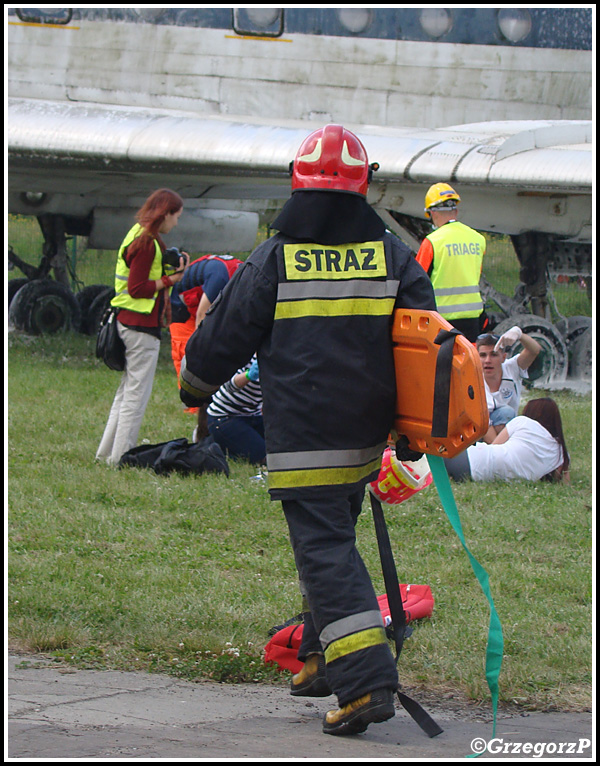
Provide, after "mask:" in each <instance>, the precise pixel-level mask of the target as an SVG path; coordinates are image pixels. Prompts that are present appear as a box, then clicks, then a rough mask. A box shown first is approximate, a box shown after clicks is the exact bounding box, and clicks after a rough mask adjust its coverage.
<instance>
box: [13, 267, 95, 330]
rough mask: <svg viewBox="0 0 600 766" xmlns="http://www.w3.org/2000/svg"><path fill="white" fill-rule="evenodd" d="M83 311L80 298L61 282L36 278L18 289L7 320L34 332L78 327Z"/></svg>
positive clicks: (17, 327)
mask: <svg viewBox="0 0 600 766" xmlns="http://www.w3.org/2000/svg"><path fill="white" fill-rule="evenodd" d="M80 321H81V312H80V310H79V304H78V303H77V299H76V298H75V296H74V295H73V293H72V292H71V290H70V289H69V288H68V287H66V285H63V284H61V283H60V282H55V281H53V280H51V279H34V280H31V281H30V282H28V283H27V284H26V285H23V287H21V289H20V290H18V291H17V293H16V295H15V297H14V298H13V300H12V303H11V305H10V308H9V310H8V322H9V324H11V325H13V326H14V327H15V328H16V329H17V330H23V332H26V333H30V334H31V335H42V334H55V333H57V332H67V331H68V330H78V329H79V326H80Z"/></svg>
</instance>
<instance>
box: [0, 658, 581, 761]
mask: <svg viewBox="0 0 600 766" xmlns="http://www.w3.org/2000/svg"><path fill="white" fill-rule="evenodd" d="M7 671H8V672H7V702H8V705H7V707H6V708H5V709H6V711H7V712H6V716H7V721H8V727H7V734H8V736H7V737H5V742H7V743H8V744H7V745H5V762H7V760H9V761H10V760H13V759H15V760H16V759H25V760H33V759H41V760H45V759H60V760H61V761H65V760H69V759H74V760H89V759H94V758H98V759H103V760H106V759H116V760H132V759H138V758H139V759H143V760H149V759H173V760H184V759H193V760H199V759H205V760H212V761H226V760H234V761H239V760H258V759H260V760H266V759H276V760H285V759H290V760H298V759H301V760H313V759H314V760H318V761H321V760H337V759H343V760H345V761H347V760H353V759H357V760H360V761H364V760H369V759H373V760H397V759H403V760H411V759H415V760H418V761H421V760H426V759H431V760H437V759H439V760H443V761H448V760H453V759H461V760H462V759H464V758H465V757H466V756H467V755H472V754H473V752H474V751H478V752H479V751H480V750H478V748H479V749H481V747H482V743H486V742H487V743H489V744H488V746H489V749H490V752H491V753H492V755H491V757H495V758H502V759H506V758H520V759H527V760H529V759H532V760H540V756H542V757H544V758H545V757H549V758H563V759H564V758H575V759H578V760H584V761H588V760H589V761H593V760H594V753H595V747H594V744H593V736H592V731H593V728H595V727H594V724H593V721H592V714H591V713H551V714H542V713H532V714H528V715H516V716H507V715H503V714H501V715H500V716H499V718H498V722H497V728H496V739H495V740H494V741H493V742H490V740H491V738H492V723H491V721H490V719H489V716H488V718H487V720H484V716H483V715H482V714H481V713H479V714H476V712H474V711H473V710H461V709H456V706H455V707H454V709H453V710H450V709H449V706H446V707H445V709H444V708H440V709H438V710H435V711H433V710H432V709H431V708H429V707H428V706H427V705H425V707H427V708H428V710H429V712H430V713H431V714H432V715H433V717H434V718H435V720H436V721H437V722H438V723H439V724H440V726H441V727H442V728H443V729H444V732H443V733H442V734H440V735H439V736H438V737H435V738H434V739H429V738H428V737H427V736H426V735H425V734H424V733H423V732H422V731H421V729H420V728H419V727H418V726H417V725H416V724H415V723H414V722H413V720H412V719H411V718H410V717H409V716H408V715H407V714H406V713H405V712H404V711H403V710H401V709H400V708H399V709H398V711H397V715H396V717H395V718H393V719H391V720H390V721H386V722H385V723H381V724H374V725H371V726H370V727H369V729H368V730H367V732H365V733H364V734H360V735H356V736H353V737H333V736H330V735H326V734H323V733H322V731H321V719H322V717H323V714H324V713H325V712H326V711H327V710H328V709H329V708H331V707H335V704H332V703H333V702H334V700H335V698H334V697H331V698H327V699H316V700H308V699H300V698H294V697H291V696H290V695H289V694H288V691H287V689H286V688H284V687H279V686H257V685H239V686H234V685H229V684H213V683H191V682H186V681H178V680H176V679H173V678H171V677H168V676H160V675H148V674H145V673H121V672H112V671H90V670H70V669H65V668H57V667H56V666H55V665H53V663H51V662H48V661H46V660H44V658H33V657H23V656H14V655H11V656H9V658H8V668H7ZM420 701H421V702H422V700H420ZM471 743H473V744H471ZM528 748H529V755H527V749H528ZM524 753H525V754H524ZM486 757H487V756H486Z"/></svg>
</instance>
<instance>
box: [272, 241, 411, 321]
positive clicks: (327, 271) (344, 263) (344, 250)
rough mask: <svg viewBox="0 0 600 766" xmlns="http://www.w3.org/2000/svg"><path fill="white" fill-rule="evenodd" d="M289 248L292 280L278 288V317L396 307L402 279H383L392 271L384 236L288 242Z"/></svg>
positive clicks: (377, 312)
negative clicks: (332, 242)
mask: <svg viewBox="0 0 600 766" xmlns="http://www.w3.org/2000/svg"><path fill="white" fill-rule="evenodd" d="M283 250H284V262H285V275H286V278H287V280H288V281H286V282H282V283H280V285H279V288H278V292H277V306H276V309H275V319H276V320H278V319H297V318H299V317H309V316H320V317H327V316H329V317H333V316H352V315H363V316H364V315H368V316H369V315H370V316H386V315H390V314H391V313H392V311H393V309H394V303H395V300H396V295H397V292H398V280H388V279H386V280H385V281H382V279H383V278H386V277H387V267H386V262H385V249H384V244H383V242H380V241H375V242H350V243H347V244H343V245H336V246H335V247H326V246H324V245H317V244H314V243H302V244H293V245H290V244H288V245H284V248H283ZM375 280H377V281H375Z"/></svg>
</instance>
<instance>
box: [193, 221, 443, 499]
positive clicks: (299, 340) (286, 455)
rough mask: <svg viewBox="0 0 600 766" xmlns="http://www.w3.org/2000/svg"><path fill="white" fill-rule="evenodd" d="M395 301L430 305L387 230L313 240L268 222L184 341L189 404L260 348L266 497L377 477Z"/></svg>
mask: <svg viewBox="0 0 600 766" xmlns="http://www.w3.org/2000/svg"><path fill="white" fill-rule="evenodd" d="M396 307H399V308H416V309H425V310H435V307H436V304H435V299H434V294H433V288H432V286H431V282H430V280H429V278H428V276H427V274H426V273H425V271H424V270H423V269H422V268H421V266H420V265H419V264H418V263H417V262H416V261H415V259H414V257H413V256H412V254H411V252H410V250H409V249H408V248H407V247H406V245H404V244H403V243H402V242H401V241H400V240H399V239H398V238H397V237H395V236H393V235H391V234H389V233H388V232H386V233H385V234H383V236H382V237H381V238H379V239H376V240H373V241H367V242H359V243H356V242H354V243H349V244H337V245H320V244H315V243H314V242H307V241H302V240H299V239H297V238H291V237H289V236H285V235H284V234H281V233H279V234H276V235H274V236H273V237H271V238H270V239H269V240H267V241H266V242H264V243H263V244H262V245H259V246H258V247H257V248H256V250H255V251H254V252H253V253H252V255H251V256H250V257H249V258H248V260H247V261H246V263H245V264H244V265H243V266H242V267H240V268H239V269H238V271H237V272H236V273H235V274H234V276H233V278H232V279H231V281H230V282H229V283H228V285H227V286H226V288H225V289H224V290H223V292H222V293H221V294H220V296H219V297H218V298H217V300H216V301H215V303H214V304H213V305H212V307H211V309H210V310H209V312H208V313H207V315H206V317H205V319H204V321H203V322H202V323H201V325H200V326H199V327H198V329H197V330H196V331H195V333H194V334H193V335H192V337H191V338H190V340H189V341H188V344H187V348H186V356H185V359H184V362H183V365H182V372H181V378H180V382H181V398H182V400H183V401H184V402H185V403H186V404H188V405H194V404H198V403H199V402H200V401H202V400H203V399H205V398H207V397H208V396H210V394H211V393H213V392H214V391H215V390H216V389H217V388H218V386H219V385H220V384H221V383H223V382H224V381H225V380H227V379H229V378H230V377H231V376H232V375H233V374H234V373H235V372H236V370H237V369H239V368H240V367H242V366H243V365H244V364H245V363H246V362H248V361H249V359H250V358H251V357H252V355H253V354H254V352H255V351H256V352H258V363H259V371H260V383H261V387H262V391H263V416H264V425H265V439H266V446H267V470H268V482H269V491H270V493H271V497H272V499H282V500H283V499H292V498H300V497H305V498H310V497H316V496H329V495H330V494H332V493H344V494H348V493H350V492H352V491H355V490H356V489H358V488H359V487H362V486H364V484H365V482H367V481H372V480H373V479H374V478H376V476H377V474H378V471H379V468H380V465H381V455H382V452H383V450H384V448H385V446H386V442H387V438H388V434H389V432H390V430H391V428H392V426H393V418H394V402H395V371H394V362H393V355H392V345H391V319H392V313H393V311H394V308H396ZM400 374H405V371H400ZM415 395H416V396H418V392H416V393H415Z"/></svg>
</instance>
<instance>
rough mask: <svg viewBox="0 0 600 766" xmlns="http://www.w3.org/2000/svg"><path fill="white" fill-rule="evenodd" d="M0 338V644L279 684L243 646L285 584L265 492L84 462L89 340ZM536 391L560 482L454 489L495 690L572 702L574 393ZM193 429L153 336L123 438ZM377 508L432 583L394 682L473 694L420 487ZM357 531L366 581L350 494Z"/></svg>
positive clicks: (577, 674)
mask: <svg viewBox="0 0 600 766" xmlns="http://www.w3.org/2000/svg"><path fill="white" fill-rule="evenodd" d="M7 354H8V401H9V408H8V413H7V433H8V499H9V511H8V536H7V549H8V576H9V579H8V590H7V603H8V638H9V646H10V647H11V648H13V649H18V650H21V651H25V652H33V653H35V652H41V653H44V654H47V655H50V656H52V657H54V658H56V660H57V661H61V662H69V663H73V664H74V665H76V666H78V667H97V668H115V669H129V670H132V669H143V670H148V671H160V672H165V673H169V674H172V675H176V676H178V677H181V678H187V679H201V678H207V679H213V680H218V681H230V682H241V681H244V682H263V681H269V682H274V683H285V682H287V674H286V673H278V672H277V671H276V670H275V669H273V668H266V667H265V666H264V663H263V660H262V651H263V648H264V645H265V644H266V642H267V641H268V638H269V636H268V631H269V628H271V627H272V626H273V625H277V624H280V623H282V622H283V621H284V620H286V619H287V618H289V617H291V616H292V615H294V614H296V613H297V612H298V611H299V608H300V599H299V595H298V588H297V579H296V572H295V567H294V562H293V557H292V553H291V548H290V544H289V540H288V534H287V527H286V524H285V521H284V518H283V514H282V511H281V507H280V505H279V504H278V503H273V502H271V501H270V500H269V498H268V494H267V492H266V490H265V488H264V486H263V485H261V484H257V483H255V482H253V481H251V477H252V476H253V475H254V474H255V473H256V469H255V468H254V467H253V466H251V465H249V464H247V463H244V462H231V476H230V477H229V478H227V477H225V476H214V475H207V476H190V477H184V476H180V475H171V476H157V475H155V474H154V473H153V472H151V471H148V470H141V469H126V470H121V471H119V470H114V469H109V468H107V467H105V466H104V465H100V464H97V463H95V462H94V455H95V451H96V448H97V445H98V443H99V441H100V438H101V435H102V431H103V429H104V425H105V422H106V418H107V416H108V411H109V409H110V405H111V403H112V399H113V396H114V392H115V390H116V387H117V385H118V382H119V374H118V373H114V372H111V371H110V370H108V369H107V368H106V367H104V366H103V365H102V364H101V363H100V362H99V361H98V360H96V359H95V357H94V339H92V338H89V337H87V336H81V335H77V334H73V333H68V334H66V335H61V336H56V337H49V336H40V337H36V338H32V337H28V336H25V335H22V334H19V333H16V332H12V333H10V334H9V336H8V351H7ZM542 393H543V392H538V391H533V392H528V393H527V394H526V396H527V397H531V396H538V395H542ZM550 395H551V396H553V397H554V398H555V399H556V400H557V401H558V403H559V406H560V408H561V412H562V414H563V419H564V425H565V432H566V439H567V444H568V447H569V449H570V452H571V457H572V471H571V476H572V481H571V484H570V485H569V486H554V485H549V484H545V483H532V482H515V483H513V484H504V483H499V482H492V483H489V484H474V483H467V484H464V485H454V490H455V496H456V500H457V505H458V508H459V511H460V514H461V518H462V523H463V528H464V532H465V537H466V540H467V544H468V546H469V548H470V550H471V551H472V553H473V555H474V556H475V557H476V558H477V559H478V560H479V561H480V563H481V564H482V566H484V567H485V569H486V570H487V571H488V573H489V576H490V582H491V588H492V593H493V596H494V601H495V604H496V608H497V610H498V613H499V616H500V619H501V622H502V626H503V629H504V639H505V657H504V664H503V668H502V673H501V676H500V696H501V702H502V703H503V704H513V703H514V704H519V705H520V706H522V707H524V708H527V709H579V710H581V709H584V708H587V707H588V706H589V705H590V704H591V614H592V584H591V564H592V544H591V539H592V538H591V525H592V499H591V498H592V475H593V470H592V453H591V428H592V417H591V415H592V402H591V397H590V396H589V395H588V396H577V395H574V394H570V393H566V392H558V393H557V392H553V393H551V394H550ZM193 426H194V418H193V417H192V416H191V415H190V414H188V413H185V412H184V411H183V408H182V406H181V404H180V402H179V398H178V393H177V383H176V379H175V372H174V369H173V365H172V362H171V359H170V349H169V343H168V340H167V339H165V340H164V342H163V344H162V348H161V355H160V360H159V366H158V370H157V374H156V378H155V383H154V389H153V393H152V398H151V400H150V404H149V406H148V410H147V412H146V415H145V418H144V422H143V424H142V430H141V432H140V441H141V440H147V441H148V442H149V443H157V442H162V441H166V440H168V439H174V438H179V437H182V436H186V437H187V438H191V433H192V429H193ZM387 517H388V524H389V529H390V537H391V540H392V545H393V548H394V551H395V556H396V561H397V566H398V573H399V577H400V579H401V581H403V582H412V583H425V584H429V585H430V586H431V588H432V591H433V595H434V598H435V609H434V613H433V616H432V617H431V618H430V619H426V620H421V621H419V622H418V623H416V624H415V625H414V634H413V636H412V637H411V638H410V639H409V640H408V641H407V642H406V643H405V647H404V649H403V652H402V656H401V659H400V663H399V667H400V676H401V680H402V683H403V685H405V686H408V687H411V686H412V687H423V688H426V689H427V690H430V691H433V692H435V691H436V690H439V691H442V690H443V691H444V692H447V691H449V690H450V691H452V692H453V693H455V694H457V695H461V696H464V697H466V698H468V699H471V700H474V701H478V700H488V699H489V692H488V690H487V685H486V681H485V674H484V669H483V666H484V658H485V647H486V641H487V625H488V620H489V609H488V605H487V601H486V600H485V597H484V596H483V593H482V592H481V590H480V588H479V585H478V583H477V581H476V580H475V577H474V575H473V572H472V570H471V567H470V564H469V562H468V559H467V557H466V555H465V553H464V551H463V549H462V546H461V545H460V542H459V540H458V539H457V537H456V535H455V534H454V532H453V531H452V528H451V526H450V524H449V522H448V520H447V519H446V516H445V514H444V512H443V510H442V507H441V504H440V501H439V498H438V495H437V492H436V491H435V488H433V487H430V488H429V489H427V490H425V491H424V492H421V493H419V494H418V495H415V496H414V497H413V498H410V499H409V500H408V501H406V502H405V503H404V504H402V505H401V506H399V507H398V508H395V509H390V511H389V512H388V513H387ZM358 539H359V548H360V550H361V554H362V555H363V558H364V559H365V561H366V563H367V566H368V567H369V570H370V571H371V573H372V576H373V580H374V583H375V587H376V590H377V592H378V593H383V592H384V585H383V578H382V576H381V569H380V565H379V558H378V552H377V544H376V539H375V534H374V530H373V523H372V519H371V515H370V512H369V511H368V503H367V502H366V503H365V512H364V513H363V514H362V516H361V517H360V519H359V522H358Z"/></svg>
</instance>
